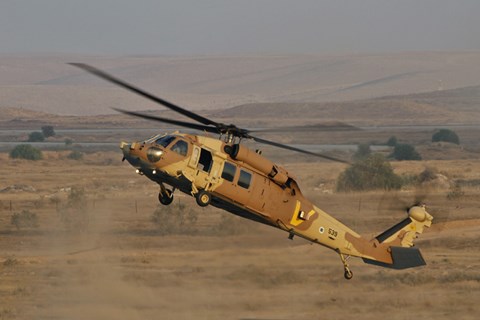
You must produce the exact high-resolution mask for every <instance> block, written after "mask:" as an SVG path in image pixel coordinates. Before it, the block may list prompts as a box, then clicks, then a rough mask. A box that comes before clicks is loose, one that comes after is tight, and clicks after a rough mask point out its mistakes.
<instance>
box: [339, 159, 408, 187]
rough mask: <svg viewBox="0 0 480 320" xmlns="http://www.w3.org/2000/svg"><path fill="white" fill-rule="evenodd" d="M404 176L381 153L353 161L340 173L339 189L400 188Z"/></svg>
mask: <svg viewBox="0 0 480 320" xmlns="http://www.w3.org/2000/svg"><path fill="white" fill-rule="evenodd" d="M401 187H402V178H401V177H400V176H398V175H396V174H395V173H394V172H393V169H392V167H391V165H390V163H388V162H387V161H386V160H385V157H383V156H382V155H381V154H372V155H370V156H369V157H367V158H365V159H363V160H361V161H357V162H355V163H353V164H352V165H351V166H350V167H348V168H347V169H345V171H344V172H342V173H341V174H340V176H339V177H338V180H337V191H343V192H346V191H362V190H375V189H384V190H390V189H400V188H401Z"/></svg>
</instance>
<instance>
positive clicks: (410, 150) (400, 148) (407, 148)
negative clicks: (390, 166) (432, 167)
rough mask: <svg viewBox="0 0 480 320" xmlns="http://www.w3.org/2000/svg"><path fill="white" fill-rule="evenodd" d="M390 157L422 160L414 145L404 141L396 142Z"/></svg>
mask: <svg viewBox="0 0 480 320" xmlns="http://www.w3.org/2000/svg"><path fill="white" fill-rule="evenodd" d="M390 157H391V158H394V159H395V160H422V157H421V156H420V154H419V153H418V152H417V151H416V150H415V147H414V146H412V145H410V144H406V143H405V144H404V143H399V144H397V145H396V146H395V148H394V149H393V152H392V154H391V155H390Z"/></svg>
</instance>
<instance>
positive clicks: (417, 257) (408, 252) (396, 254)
mask: <svg viewBox="0 0 480 320" xmlns="http://www.w3.org/2000/svg"><path fill="white" fill-rule="evenodd" d="M390 249H391V250H392V259H393V263H392V264H389V263H384V262H380V261H375V260H371V259H366V258H363V262H365V263H368V264H373V265H376V266H380V267H385V268H390V269H407V268H414V267H420V266H424V265H426V263H425V260H424V259H423V257H422V254H421V253H420V250H419V249H418V248H405V247H390Z"/></svg>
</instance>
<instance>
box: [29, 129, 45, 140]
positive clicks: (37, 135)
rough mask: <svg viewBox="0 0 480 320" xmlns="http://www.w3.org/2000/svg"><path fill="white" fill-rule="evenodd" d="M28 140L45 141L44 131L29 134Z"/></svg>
mask: <svg viewBox="0 0 480 320" xmlns="http://www.w3.org/2000/svg"><path fill="white" fill-rule="evenodd" d="M27 141H28V142H42V141H45V137H44V135H43V133H41V132H38V131H35V132H32V133H30V134H29V135H28V140H27Z"/></svg>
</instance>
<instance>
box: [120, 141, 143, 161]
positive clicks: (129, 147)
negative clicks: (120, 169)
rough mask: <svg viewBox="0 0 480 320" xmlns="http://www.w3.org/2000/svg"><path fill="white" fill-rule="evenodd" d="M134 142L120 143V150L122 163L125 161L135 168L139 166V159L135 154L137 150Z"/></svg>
mask: <svg viewBox="0 0 480 320" xmlns="http://www.w3.org/2000/svg"><path fill="white" fill-rule="evenodd" d="M137 144H138V143H136V142H132V143H128V142H125V141H122V142H120V149H121V150H122V152H123V158H122V161H125V160H127V161H128V162H129V163H130V164H131V165H132V166H134V167H137V166H138V165H139V161H140V160H139V157H138V155H136V154H135V151H136V148H137Z"/></svg>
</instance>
